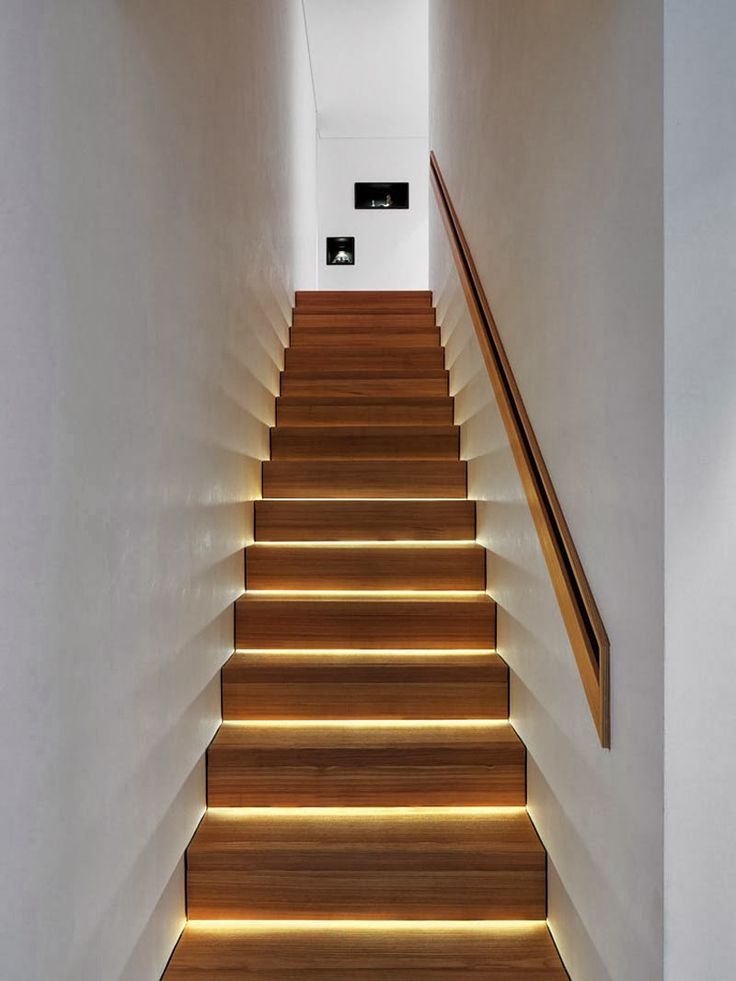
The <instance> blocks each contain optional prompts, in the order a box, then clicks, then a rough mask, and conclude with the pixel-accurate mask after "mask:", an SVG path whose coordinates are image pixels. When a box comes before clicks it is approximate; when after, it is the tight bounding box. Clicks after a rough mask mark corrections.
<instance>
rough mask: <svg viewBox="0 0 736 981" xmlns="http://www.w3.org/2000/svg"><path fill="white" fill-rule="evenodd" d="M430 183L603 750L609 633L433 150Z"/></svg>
mask: <svg viewBox="0 0 736 981" xmlns="http://www.w3.org/2000/svg"><path fill="white" fill-rule="evenodd" d="M430 178H431V183H432V188H433V190H434V193H435V197H436V198H437V204H438V206H439V210H440V214H441V216H442V220H443V222H444V225H445V229H446V230H447V235H448V238H449V240H450V247H451V249H452V254H453V257H454V259H455V265H456V266H457V270H458V273H459V275H460V281H461V283H462V287H463V291H464V293H465V298H466V300H467V303H468V308H469V311H470V315H471V318H472V321H473V325H474V327H475V332H476V334H477V337H478V341H479V343H480V348H481V352H482V355H483V360H484V361H485V364H486V368H487V369H488V376H489V378H490V381H491V385H492V387H493V391H494V394H495V396H496V402H497V404H498V408H499V411H500V413H501V418H502V419H503V423H504V426H505V428H506V433H507V435H508V439H509V443H510V445H511V450H512V453H513V455H514V460H515V461H516V466H517V469H518V471H519V476H520V477H521V482H522V484H523V486H524V491H525V493H526V497H527V501H528V503H529V508H530V510H531V513H532V518H533V519H534V524H535V527H536V529H537V535H538V536H539V542H540V544H541V547H542V552H543V553H544V557H545V560H546V562H547V568H548V570H549V574H550V578H551V580H552V585H553V587H554V591H555V595H556V596H557V602H558V604H559V607H560V612H561V613H562V619H563V621H564V623H565V628H566V630H567V634H568V637H569V639H570V645H571V647H572V651H573V654H574V656H575V661H576V663H577V666H578V671H579V673H580V680H581V682H582V685H583V690H584V691H585V695H586V698H587V700H588V705H589V706H590V711H591V714H592V716H593V721H594V723H595V727H596V730H597V732H598V738H599V739H600V743H601V746H603V747H604V748H606V749H608V748H609V747H610V745H611V724H610V707H609V659H610V645H609V641H608V635H607V634H606V630H605V627H604V626H603V621H602V619H601V615H600V613H599V610H598V606H597V604H596V602H595V598H594V597H593V593H592V591H591V589H590V585H589V584H588V580H587V579H586V576H585V572H584V571H583V566H582V563H581V561H580V557H579V555H578V552H577V549H576V548H575V543H574V542H573V539H572V535H571V534H570V529H569V528H568V526H567V522H566V521H565V516H564V514H563V512H562V507H561V506H560V502H559V500H558V498H557V494H556V493H555V489H554V486H553V484H552V480H551V478H550V475H549V471H548V470H547V467H546V466H545V463H544V459H543V457H542V452H541V450H540V448H539V443H538V442H537V438H536V436H535V434H534V430H533V429H532V425H531V422H530V421H529V416H528V415H527V412H526V409H525V408H524V402H523V400H522V397H521V393H520V392H519V387H518V385H517V384H516V379H515V378H514V374H513V372H512V370H511V365H510V364H509V360H508V358H507V356H506V352H505V350H504V347H503V343H502V341H501V336H500V334H499V331H498V327H497V326H496V322H495V320H494V318H493V313H492V312H491V308H490V305H489V303H488V299H487V298H486V295H485V292H484V290H483V286H482V284H481V281H480V277H479V276H478V270H477V269H476V266H475V263H474V262H473V257H472V255H471V253H470V249H469V247H468V243H467V239H466V238H465V235H464V233H463V230H462V226H461V225H460V221H459V219H458V216H457V212H456V211H455V207H454V205H453V203H452V199H451V197H450V194H449V191H448V189H447V184H446V183H445V180H444V177H443V176H442V171H441V170H440V166H439V164H438V162H437V158H436V156H435V154H434V152H432V153H431V154H430Z"/></svg>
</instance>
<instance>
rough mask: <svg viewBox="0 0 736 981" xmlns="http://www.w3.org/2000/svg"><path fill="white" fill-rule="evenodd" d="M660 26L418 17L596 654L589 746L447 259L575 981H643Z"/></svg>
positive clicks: (516, 716)
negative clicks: (601, 714) (595, 703)
mask: <svg viewBox="0 0 736 981" xmlns="http://www.w3.org/2000/svg"><path fill="white" fill-rule="evenodd" d="M661 89H662V19H661V4H660V3H658V2H656V0H651V2H649V0H647V2H641V0H616V2H614V0H607V2H605V3H601V2H599V0H549V2H546V3H544V4H540V3H539V2H538V0H514V2H513V3H511V2H504V0H493V2H491V0H432V2H431V5H430V141H431V144H432V147H433V148H434V150H435V151H436V152H437V154H438V158H439V161H440V164H441V166H442V168H443V171H444V173H445V176H446V179H447V182H448V185H449V189H450V192H451V194H452V195H453V198H454V200H455V203H456V205H457V208H458V211H459V215H460V219H461V221H462V223H463V226H464V229H465V232H466V234H467V237H468V240H469V244H470V247H471V249H472V251H473V255H474V257H475V260H476V262H477V265H478V268H479V272H480V275H481V279H482V280H483V283H484V286H485V288H486V291H487V293H488V296H489V299H490V302H491V304H492V306H493V308H494V312H495V314H496V318H497V320H498V324H499V328H500V331H501V334H502V336H503V338H504V342H505V344H506V349H507V352H508V354H509V357H510V360H511V364H512V366H513V369H514V372H515V374H516V378H517V381H518V382H519V385H520V388H521V392H522V394H523V396H524V398H525V401H526V406H527V409H528V411H529V414H530V417H531V419H532V423H533V425H534V427H535V430H536V433H537V436H538V438H539V441H540V444H541V447H542V451H543V453H544V455H545V458H546V461H547V464H548V466H549V469H550V471H551V474H552V478H553V480H554V482H555V484H556V487H557V490H558V493H559V496H560V498H561V501H562V505H563V508H564V510H565V513H566V515H567V518H568V521H569V524H570V526H571V529H572V533H573V536H574V538H575V541H576V543H577V545H578V547H579V550H580V552H581V557H582V560H583V564H584V566H585V568H586V571H587V573H588V575H589V578H590V580H591V584H592V587H593V591H594V593H595V595H596V598H597V599H598V601H599V604H600V606H601V610H602V614H603V618H604V621H605V623H606V627H607V629H608V632H609V634H610V638H611V648H612V678H611V682H612V722H613V748H612V750H611V752H605V751H603V750H601V749H600V748H599V746H598V744H597V740H596V735H595V731H594V728H593V724H592V721H591V719H590V715H589V711H588V708H587V704H586V702H585V699H584V696H583V693H582V688H581V685H580V682H579V679H578V676H577V671H576V668H575V665H574V661H573V657H572V653H571V651H570V649H569V645H568V642H567V639H566V635H565V633H564V629H563V627H562V623H561V619H560V616H559V612H558V610H557V606H556V603H555V599H554V595H553V592H552V589H551V586H550V584H549V578H548V575H547V572H546V567H545V565H544V562H543V559H542V557H541V554H540V551H539V548H538V545H537V542H536V538H535V533H534V529H533V525H532V522H531V519H530V516H529V513H528V509H527V507H526V504H525V501H524V498H523V494H522V491H521V487H520V485H519V481H518V478H517V476H516V473H515V469H514V465H513V461H512V459H511V456H510V452H509V450H508V447H507V444H506V441H505V438H504V435H503V431H502V429H501V427H500V424H499V420H498V416H497V411H496V410H495V408H494V406H493V404H492V396H491V392H490V388H489V385H488V382H487V380H486V378H485V376H484V369H483V367H482V364H481V362H480V356H479V352H478V350H477V348H476V346H475V341H474V339H473V338H472V336H471V330H470V324H469V323H468V320H467V315H466V313H465V309H464V303H463V300H462V297H461V295H460V293H459V288H458V284H457V281H456V279H455V275H454V272H453V270H452V266H451V259H450V256H449V254H448V252H447V246H446V240H445V233H444V230H443V229H442V227H441V225H440V224H439V221H438V220H437V218H436V216H435V214H434V209H433V210H432V212H431V229H430V286H431V288H432V289H434V290H435V294H436V296H437V300H438V304H439V308H440V314H441V317H442V322H443V324H444V330H445V335H446V337H447V340H448V361H449V362H450V364H451V366H452V385H453V390H454V392H455V394H456V395H457V403H456V404H457V409H458V413H459V416H460V419H461V421H462V423H463V431H462V432H463V435H462V439H463V454H464V456H465V457H467V458H468V459H469V460H470V471H469V473H470V490H471V493H473V494H474V495H475V496H478V497H480V498H481V499H482V500H483V504H482V505H481V506H480V509H479V533H480V535H481V538H482V540H483V542H484V544H485V545H486V546H487V547H488V548H489V550H490V559H489V562H490V564H489V575H490V580H489V581H490V583H491V591H492V592H493V594H494V595H495V597H496V598H497V600H498V601H499V604H500V607H501V609H500V612H499V647H500V650H501V653H502V654H503V655H504V657H505V658H506V659H507V660H508V662H509V664H510V665H511V667H512V669H513V673H514V679H513V684H512V718H513V722H514V723H515V725H516V726H517V727H518V729H519V731H520V734H521V736H522V738H523V739H524V741H525V742H526V745H527V747H528V749H529V755H530V766H529V802H530V809H531V812H532V815H533V817H534V820H535V821H536V823H537V826H538V829H539V831H540V833H541V835H542V838H543V840H544V842H545V844H546V846H547V848H548V850H549V855H550V920H551V924H552V927H553V929H554V932H555V935H556V937H557V939H558V941H559V943H560V947H561V950H562V953H563V956H564V958H565V961H566V964H567V966H568V968H569V970H570V972H571V975H572V978H573V981H656V979H657V978H661V976H662V876H663V871H662V820H663V819H662V807H663V777H662V760H663V731H662V730H663V721H662V713H663V709H662V700H663V527H662V526H663V518H662V515H663V393H662V372H663V326H662V325H663V309H662V306H663V300H662V106H661V100H662V95H661Z"/></svg>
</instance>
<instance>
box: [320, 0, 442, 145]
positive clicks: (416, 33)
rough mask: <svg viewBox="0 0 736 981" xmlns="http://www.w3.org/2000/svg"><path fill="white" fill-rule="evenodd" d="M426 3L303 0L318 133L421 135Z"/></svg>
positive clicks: (414, 0)
mask: <svg viewBox="0 0 736 981" xmlns="http://www.w3.org/2000/svg"><path fill="white" fill-rule="evenodd" d="M427 7H428V0H304V9H305V14H306V21H307V36H308V39H309V49H310V57H311V61H312V74H313V78H314V89H315V98H316V101H317V126H318V129H319V134H320V136H321V137H322V138H329V137H383V138H386V137H394V138H397V137H426V136H427V135H428V119H427V116H428V80H427V74H428V71H427V63H428V61H427V60H428V36H427V32H428V26H427V25H428V14H427Z"/></svg>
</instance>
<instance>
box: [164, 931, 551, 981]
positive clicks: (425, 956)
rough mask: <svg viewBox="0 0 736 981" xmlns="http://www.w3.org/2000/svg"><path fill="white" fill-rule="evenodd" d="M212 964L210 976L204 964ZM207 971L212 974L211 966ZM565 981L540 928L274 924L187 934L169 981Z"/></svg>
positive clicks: (183, 939)
mask: <svg viewBox="0 0 736 981" xmlns="http://www.w3.org/2000/svg"><path fill="white" fill-rule="evenodd" d="M208 963H209V964H213V963H216V964H217V965H218V969H217V971H216V972H212V973H209V972H208V971H207V969H206V967H203V966H202V965H206V964H208ZM210 970H211V969H210ZM245 977H248V978H250V977H253V978H256V977H257V978H258V981H347V979H349V981H399V979H400V981H461V979H462V981H489V979H494V981H567V975H566V974H565V972H564V970H563V969H562V967H561V966H560V962H559V958H558V956H557V952H556V950H555V947H554V944H553V942H552V939H551V937H550V935H549V932H548V930H547V929H546V927H545V926H544V925H537V924H533V925H529V926H528V927H526V928H524V929H521V928H519V927H518V926H517V925H513V926H510V927H509V929H508V932H505V931H503V930H501V929H500V928H498V927H495V928H494V929H492V930H489V931H486V930H474V929H473V928H472V927H468V928H462V927H461V926H459V925H458V927H457V928H455V929H453V930H451V931H448V930H426V929H422V928H421V926H418V927H417V929H415V930H412V929H406V927H404V928H402V929H399V930H396V929H385V930H384V929H374V930H370V929H368V930H366V929H360V928H357V929H356V928H355V927H351V926H345V927H342V928H341V929H330V928H325V929H322V930H320V929H319V928H317V927H315V928H310V929H304V930H299V931H293V930H288V929H286V930H284V929H279V928H277V927H274V928H271V929H269V928H264V929H263V930H262V931H247V932H245V933H241V932H239V931H238V930H237V929H232V930H228V929H226V928H221V929H218V930H217V931H214V932H213V933H212V934H205V935H204V936H203V935H202V933H201V932H198V931H192V932H191V933H190V932H189V931H185V933H184V937H183V938H182V941H181V943H180V944H179V946H178V947H177V950H176V954H175V956H174V960H173V962H172V965H171V967H170V968H169V971H168V973H167V975H166V978H167V981H243V978H245Z"/></svg>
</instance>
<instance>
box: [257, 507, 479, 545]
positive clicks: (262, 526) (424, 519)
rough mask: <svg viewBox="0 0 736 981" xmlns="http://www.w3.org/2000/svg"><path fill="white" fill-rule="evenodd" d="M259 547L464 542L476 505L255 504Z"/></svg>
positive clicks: (469, 536)
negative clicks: (271, 544) (264, 544)
mask: <svg viewBox="0 0 736 981" xmlns="http://www.w3.org/2000/svg"><path fill="white" fill-rule="evenodd" d="M254 504H255V521H254V537H255V540H256V541H257V542H259V541H260V542H299V541H304V542H315V541H316V542H326V541H369V540H371V541H389V542H394V541H426V542H442V541H465V540H470V539H474V538H475V501H467V500H455V501H396V500H389V501H339V500H335V501H269V500H262V501H255V502H254Z"/></svg>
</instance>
